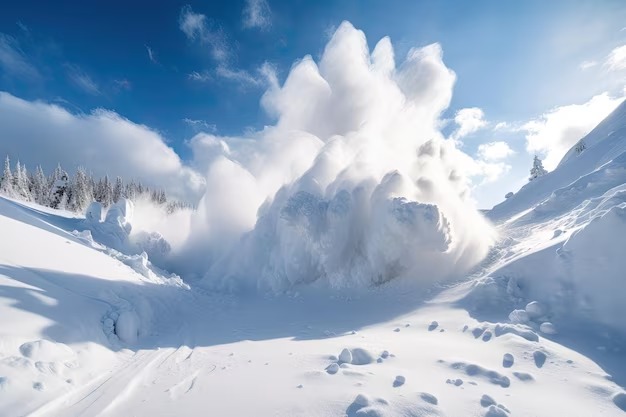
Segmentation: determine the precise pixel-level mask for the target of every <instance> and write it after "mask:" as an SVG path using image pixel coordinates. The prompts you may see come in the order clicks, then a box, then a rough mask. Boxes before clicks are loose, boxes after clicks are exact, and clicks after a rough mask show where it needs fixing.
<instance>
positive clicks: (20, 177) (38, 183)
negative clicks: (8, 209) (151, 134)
mask: <svg viewBox="0 0 626 417" xmlns="http://www.w3.org/2000/svg"><path fill="white" fill-rule="evenodd" d="M0 194H3V195H5V196H8V197H12V198H16V199H19V200H23V201H29V202H34V203H37V204H40V205H42V206H46V207H51V208H54V209H61V210H69V211H73V212H77V213H82V212H83V211H84V210H85V209H86V208H87V206H89V204H90V203H91V202H93V201H97V202H99V203H101V204H102V205H103V206H104V207H108V206H110V205H111V204H113V203H117V202H118V201H119V199H120V198H126V199H129V200H137V199H139V198H146V199H149V200H150V201H152V202H153V203H154V204H156V205H161V206H164V208H165V209H166V210H167V212H168V213H172V212H174V211H176V210H179V209H182V208H191V206H190V205H189V204H188V203H185V202H181V201H176V200H169V201H168V199H167V196H166V194H165V191H164V190H160V189H153V188H150V187H146V186H144V185H143V184H142V183H141V182H139V181H135V180H131V181H130V182H128V183H124V181H123V180H122V178H121V177H117V178H115V180H114V181H112V180H111V179H109V177H108V175H105V176H104V177H102V178H98V179H96V178H94V177H93V175H92V174H90V173H88V172H87V171H86V170H85V168H83V167H78V168H77V169H76V172H75V173H74V175H73V176H72V177H70V176H69V175H68V173H67V172H66V171H65V170H64V169H63V168H62V167H61V164H58V165H57V167H56V168H55V170H54V171H53V172H52V173H51V174H50V175H46V174H45V173H44V172H43V169H42V168H41V166H37V168H35V172H33V173H31V172H29V171H28V170H27V169H26V166H25V165H23V164H20V162H19V160H18V161H17V162H16V164H15V168H14V169H13V170H12V169H11V161H10V159H9V157H8V156H7V157H6V159H5V161H4V170H3V172H2V177H1V178H0Z"/></svg>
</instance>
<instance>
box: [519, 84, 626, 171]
mask: <svg viewBox="0 0 626 417" xmlns="http://www.w3.org/2000/svg"><path fill="white" fill-rule="evenodd" d="M623 100H624V97H611V96H610V95H609V94H608V93H603V94H599V95H597V96H594V97H592V98H591V99H590V100H589V101H588V102H586V103H583V104H570V105H566V106H560V107H556V108H554V109H552V110H550V111H548V112H547V113H544V114H543V115H541V116H540V117H539V118H537V119H535V120H531V121H529V122H527V123H526V124H524V126H523V127H522V130H523V131H525V132H526V149H527V150H528V152H531V153H541V154H543V155H545V157H546V158H545V160H544V161H543V162H544V166H545V167H546V169H548V170H552V169H554V168H555V167H556V166H557V165H558V163H559V161H560V160H561V158H562V157H563V155H565V153H566V152H567V151H568V150H569V149H570V148H571V147H572V146H573V145H574V144H575V143H576V142H578V140H580V139H581V138H582V137H583V136H585V135H586V134H587V133H589V132H590V131H591V129H593V128H594V127H595V126H596V125H597V124H598V123H600V122H601V121H602V119H604V118H605V117H606V116H608V114H609V113H610V112H611V111H613V110H614V109H615V108H616V107H617V105H618V104H619V103H621V102H622V101H623Z"/></svg>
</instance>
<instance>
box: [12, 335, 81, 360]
mask: <svg viewBox="0 0 626 417" xmlns="http://www.w3.org/2000/svg"><path fill="white" fill-rule="evenodd" d="M20 353H21V354H22V355H23V356H24V357H26V358H29V359H31V360H34V361H45V362H54V361H64V360H69V359H72V358H73V357H74V356H75V353H74V351H73V350H72V349H71V348H70V347H69V346H67V345H65V344H63V343H56V342H52V341H50V340H45V339H42V340H35V341H33V342H26V343H24V344H22V345H21V346H20Z"/></svg>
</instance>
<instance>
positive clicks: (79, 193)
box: [67, 167, 92, 212]
mask: <svg viewBox="0 0 626 417" xmlns="http://www.w3.org/2000/svg"><path fill="white" fill-rule="evenodd" d="M71 189H72V192H71V195H70V197H69V201H68V204H67V208H68V209H69V210H72V211H75V212H82V211H83V210H85V208H87V206H88V205H89V203H91V201H92V195H91V192H90V190H89V179H88V178H87V173H86V172H85V170H84V168H82V167H78V169H77V170H76V175H74V179H73V180H72V185H71Z"/></svg>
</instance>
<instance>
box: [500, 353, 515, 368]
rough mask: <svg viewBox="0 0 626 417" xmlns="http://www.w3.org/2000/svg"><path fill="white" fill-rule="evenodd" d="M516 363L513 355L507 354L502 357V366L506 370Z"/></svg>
mask: <svg viewBox="0 0 626 417" xmlns="http://www.w3.org/2000/svg"><path fill="white" fill-rule="evenodd" d="M514 362H515V358H513V355H511V354H510V353H505V354H504V356H503V357H502V366H504V367H505V368H510V367H511V366H513V363H514Z"/></svg>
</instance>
